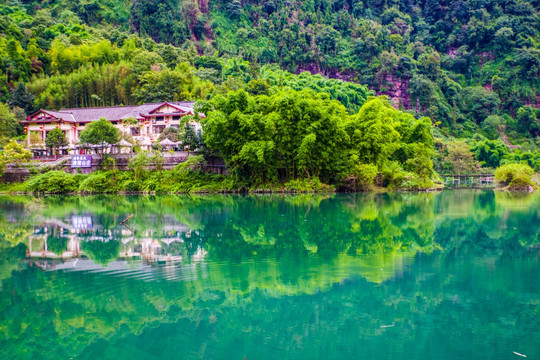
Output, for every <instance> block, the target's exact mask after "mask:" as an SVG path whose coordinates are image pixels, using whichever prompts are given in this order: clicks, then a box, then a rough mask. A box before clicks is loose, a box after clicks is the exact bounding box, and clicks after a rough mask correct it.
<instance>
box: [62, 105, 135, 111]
mask: <svg viewBox="0 0 540 360" xmlns="http://www.w3.org/2000/svg"><path fill="white" fill-rule="evenodd" d="M139 106H141V105H115V106H89V107H75V108H62V109H60V110H59V111H62V110H88V109H110V108H128V107H139Z"/></svg>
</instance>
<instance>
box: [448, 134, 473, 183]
mask: <svg viewBox="0 0 540 360" xmlns="http://www.w3.org/2000/svg"><path fill="white" fill-rule="evenodd" d="M446 160H448V162H450V164H451V165H452V169H453V170H454V171H455V172H456V173H457V175H461V174H463V173H464V172H471V171H472V170H473V168H474V166H475V161H474V156H473V153H472V152H471V149H470V148H469V145H467V143H466V142H464V141H457V140H456V141H453V142H451V143H450V144H448V157H447V158H446Z"/></svg>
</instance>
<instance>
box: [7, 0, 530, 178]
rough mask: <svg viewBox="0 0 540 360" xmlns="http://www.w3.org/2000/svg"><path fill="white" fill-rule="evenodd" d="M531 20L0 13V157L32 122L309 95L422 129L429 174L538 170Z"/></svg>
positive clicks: (112, 2)
mask: <svg viewBox="0 0 540 360" xmlns="http://www.w3.org/2000/svg"><path fill="white" fill-rule="evenodd" d="M539 7H540V2H539V1H538V0H533V1H528V2H527V1H514V0H509V1H503V0H486V1H463V0H456V1H454V0H452V1H442V2H441V1H415V0H411V1H391V2H388V1H385V2H379V1H369V0H367V1H342V0H335V1H319V0H316V1H297V0H287V1H279V0H268V1H260V2H257V1H239V0H232V1H221V0H214V1H208V0H199V1H197V2H191V1H163V0H148V1H142V0H135V1H129V0H124V1H119V0H109V1H103V0H86V1H71V0H56V1H54V0H49V1H22V0H19V1H1V2H0V33H1V34H2V36H0V55H1V59H2V60H1V62H0V101H1V102H3V103H5V104H6V105H7V106H6V105H2V104H0V113H2V114H5V115H2V121H1V122H0V127H1V128H2V129H1V133H0V146H3V145H4V144H7V141H8V139H9V138H11V137H13V136H16V135H17V134H19V135H21V134H22V131H21V130H22V129H21V128H20V126H18V124H17V120H21V119H23V118H24V117H26V116H27V115H28V114H30V113H32V112H33V111H35V110H37V109H39V108H49V109H58V108H62V107H88V106H106V105H122V104H123V105H127V104H135V103H144V102H157V101H166V100H170V101H172V100H205V101H209V102H208V103H206V104H211V105H212V106H216V107H215V108H208V109H209V111H210V110H212V109H214V110H217V109H218V108H219V107H218V106H217V105H216V104H217V101H216V100H215V99H216V98H219V97H220V96H221V97H227V96H229V95H228V93H229V92H231V91H232V92H236V91H239V90H242V89H243V90H245V91H246V93H247V94H249V96H253V97H258V98H257V99H258V100H257V101H259V100H260V101H267V100H262V99H263V98H261V97H260V96H268V97H269V98H270V99H272V96H274V97H275V96H278V95H277V94H281V93H283V92H284V91H302V90H304V89H311V90H313V91H314V93H315V94H321V93H324V94H326V95H324V96H328V98H329V99H331V100H338V101H339V102H341V103H342V104H343V105H344V106H345V110H346V113H347V116H349V115H350V116H353V117H354V116H356V115H355V114H357V113H358V111H359V110H360V108H361V107H362V105H364V103H365V102H366V101H367V100H368V98H369V97H370V96H372V95H387V96H388V101H389V102H390V103H391V104H392V105H393V106H394V107H395V108H397V109H399V110H401V111H402V112H404V113H409V114H412V116H413V117H414V118H415V119H417V120H418V119H421V118H423V117H429V118H430V119H431V122H432V125H433V133H434V136H435V140H434V141H433V142H432V143H431V144H430V145H429V146H430V147H431V149H432V150H434V151H432V152H431V154H432V159H433V162H434V169H435V170H436V171H438V172H451V171H456V164H457V163H459V161H461V160H463V161H465V163H466V165H465V166H463V171H465V172H467V171H478V167H480V166H483V167H487V168H496V167H498V166H500V165H502V164H505V163H513V162H521V163H526V164H528V165H529V166H531V167H532V168H533V169H536V170H538V169H539V168H540V154H539V153H538V151H537V147H538V145H540V144H539V135H540V125H539V117H540V111H539V110H538V108H540V49H539V47H540V45H539V44H540V14H539V12H538V10H539ZM304 71H309V72H310V73H311V74H309V73H307V72H304ZM257 106H259V105H257ZM381 109H383V108H382V107H381ZM267 110H268V111H270V110H269V109H267ZM343 121H344V122H347V121H348V120H347V119H344V120H343ZM348 136H349V137H350V136H351V134H348ZM454 138H458V139H459V138H461V139H464V140H465V141H462V142H459V141H456V140H454ZM385 139H386V135H385ZM400 141H403V139H401V138H400ZM513 145H518V146H519V149H518V150H515V146H513ZM213 150H215V151H216V152H219V151H221V150H220V149H218V148H214V149H213ZM460 154H461V155H460ZM220 155H222V156H223V155H224V154H223V153H220ZM397 156H398V155H397V154H391V156H389V158H388V159H389V161H397V160H396V159H397ZM456 157H457V158H456ZM469 157H470V158H471V159H468V158H469ZM452 158H456V159H458V160H459V161H454V162H453V161H452V160H451V159H452ZM460 159H461V160H460ZM409 160H410V159H409ZM469 160H470V161H469ZM280 161H281V160H280ZM366 161H367V160H366ZM404 161H408V160H407V159H404ZM229 165H230V163H229ZM402 165H403V167H404V169H405V170H406V169H407V168H408V167H409V165H406V164H405V163H403V164H402ZM325 166H326V165H325ZM457 166H458V167H461V165H457ZM475 169H476V170H475ZM334 170H335V169H334ZM381 170H382V168H381V166H379V171H381ZM276 171H277V170H276ZM279 171H281V170H279ZM325 171H327V170H325ZM332 171H333V170H332ZM336 171H337V170H336Z"/></svg>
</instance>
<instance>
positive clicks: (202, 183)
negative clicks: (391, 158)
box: [0, 165, 444, 194]
mask: <svg viewBox="0 0 540 360" xmlns="http://www.w3.org/2000/svg"><path fill="white" fill-rule="evenodd" d="M404 185H405V186H402V187H391V188H385V187H378V186H375V185H370V186H366V187H365V188H362V189H348V188H346V187H344V186H339V185H338V186H336V185H328V184H325V183H323V182H321V181H320V180H319V179H318V178H316V177H312V178H310V179H296V180H290V181H287V182H276V183H268V184H262V185H255V186H253V185H250V184H247V183H242V182H239V181H237V180H235V179H234V178H233V176H231V175H222V174H215V173H209V172H205V171H202V170H201V169H197V168H191V167H189V166H187V165H186V166H184V167H180V168H176V169H173V170H145V169H135V170H128V171H121V170H118V169H115V170H101V171H96V172H93V173H91V174H71V173H66V172H63V171H59V170H56V171H54V170H51V171H48V172H45V173H43V174H33V175H31V176H30V178H28V179H27V180H26V181H24V182H19V183H9V184H8V183H1V184H0V194H36V193H41V194H149V193H150V194H152V193H156V194H182V193H184V194H186V193H315V192H316V193H333V192H346V191H367V192H386V191H393V190H394V191H432V190H442V189H443V188H444V186H443V185H442V184H440V183H436V184H433V186H431V187H429V188H417V187H414V186H406V183H405V184H404Z"/></svg>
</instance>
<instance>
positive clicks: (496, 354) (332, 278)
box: [0, 190, 540, 360]
mask: <svg viewBox="0 0 540 360" xmlns="http://www.w3.org/2000/svg"><path fill="white" fill-rule="evenodd" d="M130 214H133V215H134V216H133V218H132V219H130V220H129V221H128V223H127V225H128V226H127V227H126V226H123V225H121V221H122V220H123V219H125V218H126V217H128V215H130ZM539 233H540V195H538V194H532V195H509V194H505V193H495V192H491V191H474V190H463V191H448V192H443V193H440V194H393V195H373V194H338V195H300V196H281V195H280V196H248V197H245V196H200V197H188V196H163V197H142V196H140V197H116V196H99V197H48V198H31V197H0V280H1V287H0V358H1V359H71V358H72V359H93V360H94V359H115V360H121V359H368V358H369V359H407V360H412V359H475V358H476V359H512V358H514V359H520V358H522V357H521V356H519V355H516V354H515V353H514V352H517V353H520V354H524V355H526V356H527V358H528V359H538V358H540V280H539V276H540V246H539V244H540V235H539Z"/></svg>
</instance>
